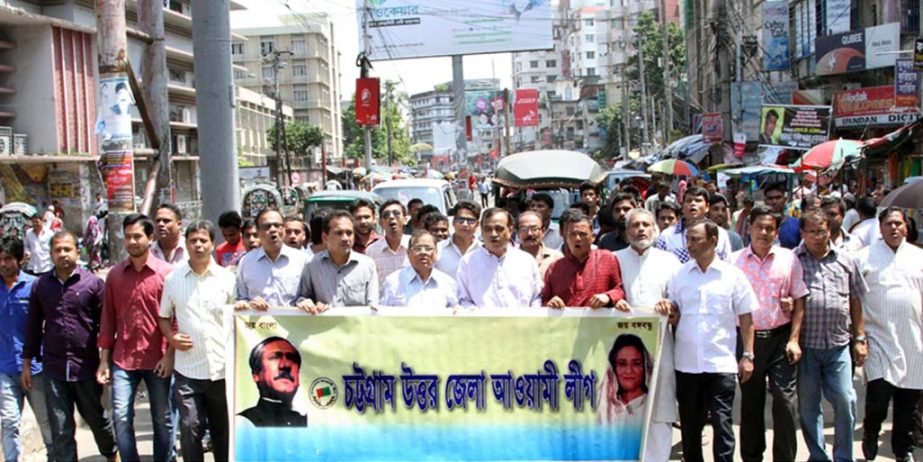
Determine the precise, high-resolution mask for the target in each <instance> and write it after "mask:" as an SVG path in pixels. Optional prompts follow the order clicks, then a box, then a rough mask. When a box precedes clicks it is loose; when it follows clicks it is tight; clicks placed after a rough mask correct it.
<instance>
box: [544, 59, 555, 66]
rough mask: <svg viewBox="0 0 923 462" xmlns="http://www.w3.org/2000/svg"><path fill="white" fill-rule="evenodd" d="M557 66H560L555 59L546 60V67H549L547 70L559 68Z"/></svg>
mask: <svg viewBox="0 0 923 462" xmlns="http://www.w3.org/2000/svg"><path fill="white" fill-rule="evenodd" d="M557 66H558V61H557V60H555V59H548V60H545V67H547V68H553V67H557Z"/></svg>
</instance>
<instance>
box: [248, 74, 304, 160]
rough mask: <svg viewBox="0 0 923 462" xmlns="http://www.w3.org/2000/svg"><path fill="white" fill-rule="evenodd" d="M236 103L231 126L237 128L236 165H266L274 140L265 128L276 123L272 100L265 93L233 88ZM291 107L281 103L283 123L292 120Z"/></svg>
mask: <svg viewBox="0 0 923 462" xmlns="http://www.w3.org/2000/svg"><path fill="white" fill-rule="evenodd" d="M234 97H235V99H236V100H237V105H236V106H235V108H234V122H235V123H234V127H235V129H236V131H237V152H238V154H239V159H240V164H241V165H246V166H252V167H263V166H267V165H268V159H271V158H273V157H274V156H275V146H274V144H273V143H274V140H271V139H269V135H268V130H269V129H270V127H272V126H273V124H275V123H276V101H275V100H274V99H272V98H270V97H269V96H267V95H264V94H262V93H257V92H255V91H251V90H247V89H246V88H243V87H234ZM294 114H295V112H294V110H293V109H292V108H291V107H290V106H288V105H283V106H282V115H283V117H284V118H285V121H286V123H289V122H292V121H293V120H295V117H294Z"/></svg>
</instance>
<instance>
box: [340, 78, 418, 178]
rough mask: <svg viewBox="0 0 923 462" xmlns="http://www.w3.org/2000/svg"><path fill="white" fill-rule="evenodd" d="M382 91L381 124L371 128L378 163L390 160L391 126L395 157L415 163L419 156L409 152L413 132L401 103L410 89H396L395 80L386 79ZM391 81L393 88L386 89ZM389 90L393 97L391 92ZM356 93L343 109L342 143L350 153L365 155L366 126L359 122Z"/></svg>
mask: <svg viewBox="0 0 923 462" xmlns="http://www.w3.org/2000/svg"><path fill="white" fill-rule="evenodd" d="M384 85H385V90H386V91H384V92H382V96H383V98H382V106H381V122H382V123H381V124H380V125H378V126H377V127H373V128H372V157H373V158H375V159H378V160H379V163H387V161H388V130H387V125H388V124H390V126H391V150H392V152H393V153H394V160H395V161H396V162H398V163H400V164H402V165H415V164H416V158H415V157H414V156H413V154H412V153H411V152H410V136H409V134H408V133H407V126H406V123H405V121H404V116H403V114H402V112H401V106H402V105H406V102H407V101H408V97H407V93H405V92H403V91H399V90H397V89H396V83H394V82H391V81H386V82H385V83H384ZM389 85H390V89H391V91H390V92H388V91H387V89H388V88H389V87H388V86H389ZM389 93H390V95H391V96H390V97H389V96H388V95H389ZM355 100H356V98H355V95H354V96H353V98H352V100H351V101H352V102H350V104H349V106H348V107H347V108H345V109H343V145H344V152H345V155H346V156H347V157H351V158H359V159H364V158H365V134H364V133H363V127H362V126H361V125H359V124H357V123H356V104H355Z"/></svg>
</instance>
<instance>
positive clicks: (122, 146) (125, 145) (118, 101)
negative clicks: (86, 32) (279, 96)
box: [95, 0, 230, 261]
mask: <svg viewBox="0 0 923 462" xmlns="http://www.w3.org/2000/svg"><path fill="white" fill-rule="evenodd" d="M95 6H96V31H97V35H96V40H97V47H98V48H99V54H98V55H97V59H98V65H99V83H98V85H99V88H98V91H99V93H98V94H99V101H100V107H99V109H98V113H99V114H102V117H101V118H102V120H103V122H104V125H105V126H104V128H103V136H102V137H101V140H100V146H99V150H100V156H99V157H100V159H99V163H100V169H101V170H102V174H103V183H104V187H105V188H106V198H107V199H108V201H109V217H108V218H107V220H106V222H107V224H108V225H107V228H108V231H109V251H110V257H109V258H110V260H111V261H121V260H123V259H124V258H125V246H124V245H123V244H122V240H123V238H124V236H123V234H122V220H123V219H124V218H125V216H126V215H127V214H129V213H132V212H134V211H135V170H134V150H133V149H132V145H133V143H132V134H131V114H130V113H129V112H128V108H129V106H130V104H131V102H130V97H127V96H124V95H126V94H129V95H130V93H131V91H130V90H129V88H130V86H129V78H128V66H129V65H128V36H127V35H126V29H125V0H96V3H95ZM229 57H230V55H229ZM123 92H125V93H123ZM126 98H127V99H126ZM113 104H114V106H113Z"/></svg>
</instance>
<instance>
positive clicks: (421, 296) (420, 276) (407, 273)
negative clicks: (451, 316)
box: [381, 229, 458, 308]
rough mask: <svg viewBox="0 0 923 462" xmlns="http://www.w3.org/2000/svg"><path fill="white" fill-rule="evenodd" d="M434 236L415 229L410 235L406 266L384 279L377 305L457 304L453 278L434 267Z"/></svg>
mask: <svg viewBox="0 0 923 462" xmlns="http://www.w3.org/2000/svg"><path fill="white" fill-rule="evenodd" d="M436 256H437V252H436V239H435V238H434V237H433V235H432V234H431V233H430V232H429V231H426V230H422V229H418V230H416V231H414V233H413V235H412V236H411V237H410V266H408V267H406V268H401V269H400V270H399V271H395V272H393V273H391V274H390V275H389V276H388V277H387V278H385V282H384V286H382V289H381V293H382V296H381V304H382V305H385V306H409V307H414V308H454V307H456V306H458V296H457V294H456V293H455V291H456V286H455V279H454V278H452V277H451V276H449V275H448V274H445V273H443V272H442V271H439V270H438V269H435V268H434V267H433V266H434V265H435V262H436Z"/></svg>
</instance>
